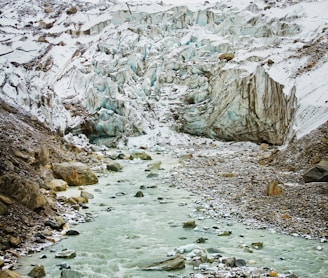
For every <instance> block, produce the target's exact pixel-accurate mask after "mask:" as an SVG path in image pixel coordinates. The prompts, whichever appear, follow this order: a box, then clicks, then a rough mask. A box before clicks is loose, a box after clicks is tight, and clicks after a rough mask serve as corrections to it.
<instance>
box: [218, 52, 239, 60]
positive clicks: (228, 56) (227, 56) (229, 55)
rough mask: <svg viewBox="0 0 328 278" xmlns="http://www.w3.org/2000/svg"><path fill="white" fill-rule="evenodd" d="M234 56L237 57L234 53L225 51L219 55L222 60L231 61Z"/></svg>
mask: <svg viewBox="0 0 328 278" xmlns="http://www.w3.org/2000/svg"><path fill="white" fill-rule="evenodd" d="M233 58H235V55H234V54H233V53H223V54H221V55H220V56H219V59H220V60H226V61H230V60H232V59H233Z"/></svg>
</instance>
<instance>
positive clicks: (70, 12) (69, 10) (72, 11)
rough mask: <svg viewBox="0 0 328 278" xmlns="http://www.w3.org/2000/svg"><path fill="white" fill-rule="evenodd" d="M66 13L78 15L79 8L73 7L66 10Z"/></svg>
mask: <svg viewBox="0 0 328 278" xmlns="http://www.w3.org/2000/svg"><path fill="white" fill-rule="evenodd" d="M66 13H67V14H68V15H72V14H76V13H77V8H76V7H75V6H72V7H70V8H69V9H67V10H66Z"/></svg>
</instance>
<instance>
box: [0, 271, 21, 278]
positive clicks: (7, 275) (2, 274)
mask: <svg viewBox="0 0 328 278" xmlns="http://www.w3.org/2000/svg"><path fill="white" fill-rule="evenodd" d="M0 278H20V276H19V275H18V274H17V273H16V272H14V271H11V270H8V269H4V270H0Z"/></svg>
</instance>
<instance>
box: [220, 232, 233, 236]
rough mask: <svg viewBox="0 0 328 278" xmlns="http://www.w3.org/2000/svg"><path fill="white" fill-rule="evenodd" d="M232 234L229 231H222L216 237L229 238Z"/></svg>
mask: <svg viewBox="0 0 328 278" xmlns="http://www.w3.org/2000/svg"><path fill="white" fill-rule="evenodd" d="M231 234H232V232H231V231H222V232H220V233H218V236H230V235H231Z"/></svg>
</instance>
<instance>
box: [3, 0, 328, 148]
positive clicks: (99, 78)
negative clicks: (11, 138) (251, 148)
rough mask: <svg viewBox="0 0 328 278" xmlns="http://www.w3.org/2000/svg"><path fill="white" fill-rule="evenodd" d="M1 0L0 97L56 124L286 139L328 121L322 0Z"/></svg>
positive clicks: (102, 131) (109, 132)
mask: <svg viewBox="0 0 328 278" xmlns="http://www.w3.org/2000/svg"><path fill="white" fill-rule="evenodd" d="M0 5H1V14H0V26H1V29H0V32H1V33H0V65H1V73H0V88H1V92H0V97H1V99H4V100H5V101H7V102H9V103H11V104H13V105H15V106H18V107H22V108H23V109H26V110H28V111H31V112H32V113H33V114H34V115H35V116H37V117H38V118H39V119H41V120H42V121H45V122H46V123H47V124H48V125H49V126H51V127H52V128H53V129H56V130H59V131H60V132H65V133H67V132H70V131H72V132H77V133H79V132H84V133H85V134H87V135H88V136H89V137H90V138H91V139H94V140H96V141H99V142H101V143H107V144H112V143H113V144H115V143H116V142H117V141H118V140H121V139H122V141H124V140H126V139H125V138H127V137H130V136H137V135H142V134H147V136H148V137H147V138H148V139H149V140H152V141H153V142H156V140H159V139H158V138H159V137H161V138H164V139H165V138H166V139H167V138H168V137H169V134H172V133H173V132H174V130H176V131H181V132H187V133H191V134H196V135H205V136H207V137H213V138H222V139H228V140H251V141H257V142H260V141H268V142H271V143H274V144H282V143H283V142H284V141H285V140H286V138H290V137H291V136H293V135H294V134H296V135H297V136H298V137H300V136H303V135H305V134H307V133H308V132H309V131H311V130H312V129H314V128H316V127H317V126H319V125H320V124H322V123H324V122H325V121H327V120H328V94H327V88H328V81H327V78H326V77H325V76H326V73H327V67H328V63H327V58H328V56H327V48H328V46H327V45H328V41H327V40H328V36H327V34H328V29H327V26H328V16H327V15H326V14H325V11H327V10H328V1H327V0H324V1H287V0H281V1H279V2H278V1H262V0H255V1H245V0H239V1H228V0H222V1H218V2H216V1H196V0H193V1H173V0H164V1H118V0H117V1H97V0H89V1H87V0H85V1H74V0H71V1H59V0H52V1H37V0H30V1H25V0H18V1H2V3H1V4H0ZM221 55H223V56H221ZM224 55H226V56H224ZM229 55H230V56H229Z"/></svg>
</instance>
